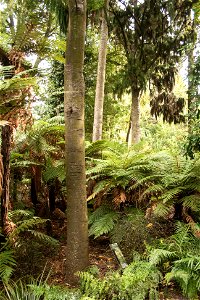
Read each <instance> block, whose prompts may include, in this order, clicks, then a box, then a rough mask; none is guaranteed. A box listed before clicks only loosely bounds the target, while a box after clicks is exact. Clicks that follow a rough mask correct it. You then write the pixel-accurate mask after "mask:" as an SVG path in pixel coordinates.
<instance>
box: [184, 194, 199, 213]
mask: <svg viewBox="0 0 200 300" xmlns="http://www.w3.org/2000/svg"><path fill="white" fill-rule="evenodd" d="M199 197H200V195H190V196H185V197H183V198H182V199H181V202H182V203H183V206H185V207H186V208H190V209H191V210H193V211H199V210H200V202H199Z"/></svg>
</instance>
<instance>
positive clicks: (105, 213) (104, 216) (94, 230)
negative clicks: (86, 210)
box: [89, 206, 119, 238]
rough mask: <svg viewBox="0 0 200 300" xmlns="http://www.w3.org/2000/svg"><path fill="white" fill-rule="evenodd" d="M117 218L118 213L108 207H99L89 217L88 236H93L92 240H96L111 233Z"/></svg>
mask: <svg viewBox="0 0 200 300" xmlns="http://www.w3.org/2000/svg"><path fill="white" fill-rule="evenodd" d="M118 218H119V213H117V212H115V211H113V210H111V209H109V208H108V207H105V206H100V207H99V208H97V209H96V210H95V211H94V212H93V213H92V214H91V215H90V216H89V225H90V228H89V235H94V238H97V237H99V236H101V235H103V234H107V233H109V232H111V230H112V229H113V228H114V226H115V224H116V221H117V220H118Z"/></svg>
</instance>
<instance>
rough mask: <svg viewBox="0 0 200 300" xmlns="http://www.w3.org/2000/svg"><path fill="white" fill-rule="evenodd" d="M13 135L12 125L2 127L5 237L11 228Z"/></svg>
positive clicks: (2, 214) (2, 200) (2, 222)
mask: <svg viewBox="0 0 200 300" xmlns="http://www.w3.org/2000/svg"><path fill="white" fill-rule="evenodd" d="M12 133H13V130H12V127H11V126H10V125H5V126H3V127H2V145H1V155H2V157H3V185H2V195H1V226H2V228H3V233H4V234H5V235H7V233H8V232H7V229H8V227H9V221H8V206H9V197H10V189H9V187H10V151H11V142H12Z"/></svg>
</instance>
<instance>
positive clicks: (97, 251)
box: [50, 238, 187, 300]
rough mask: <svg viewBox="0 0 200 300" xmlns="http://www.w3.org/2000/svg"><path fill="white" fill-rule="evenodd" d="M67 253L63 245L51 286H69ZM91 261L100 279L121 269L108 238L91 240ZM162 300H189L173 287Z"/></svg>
mask: <svg viewBox="0 0 200 300" xmlns="http://www.w3.org/2000/svg"><path fill="white" fill-rule="evenodd" d="M65 253H66V244H64V243H63V244H62V245H61V247H60V250H59V252H58V254H57V255H56V257H53V258H52V260H51V262H50V263H51V265H52V275H51V277H50V282H51V284H56V285H63V286H66V285H67V284H66V281H65V276H64V261H65ZM89 259H90V266H97V267H98V269H99V272H100V277H103V276H104V275H105V274H106V273H107V272H109V271H114V270H117V269H119V268H120V266H119V264H118V262H117V260H116V258H115V256H114V253H113V251H112V250H111V249H110V245H109V240H108V239H107V238H99V239H96V240H94V239H90V243H89ZM119 300H120V299H119ZM160 300H187V298H185V297H183V296H182V295H181V294H180V293H179V292H178V291H176V290H175V289H174V287H173V286H170V287H166V288H165V289H164V290H161V291H160Z"/></svg>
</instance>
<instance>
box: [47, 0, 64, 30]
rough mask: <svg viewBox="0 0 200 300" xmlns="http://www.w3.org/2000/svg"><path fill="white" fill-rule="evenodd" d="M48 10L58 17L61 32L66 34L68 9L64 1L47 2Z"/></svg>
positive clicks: (51, 0)
mask: <svg viewBox="0 0 200 300" xmlns="http://www.w3.org/2000/svg"><path fill="white" fill-rule="evenodd" d="M44 3H45V4H46V6H47V8H48V9H49V10H50V11H51V12H52V13H54V14H55V15H56V18H57V22H58V24H59V26H60V31H61V32H62V33H64V34H66V32H67V20H68V8H67V4H66V1H64V0H45V1H44Z"/></svg>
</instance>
